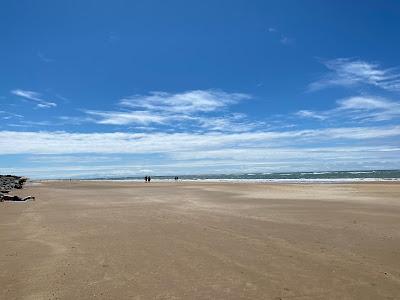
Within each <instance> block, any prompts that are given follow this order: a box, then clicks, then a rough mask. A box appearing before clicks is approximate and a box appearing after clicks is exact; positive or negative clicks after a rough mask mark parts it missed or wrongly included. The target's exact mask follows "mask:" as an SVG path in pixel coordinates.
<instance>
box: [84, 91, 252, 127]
mask: <svg viewBox="0 0 400 300" xmlns="http://www.w3.org/2000/svg"><path fill="white" fill-rule="evenodd" d="M250 98H251V96H250V95H248V94H243V93H228V92H225V91H221V90H192V91H185V92H182V93H167V92H151V93H149V94H147V95H133V96H130V97H126V98H123V99H121V100H120V101H119V103H118V104H119V106H120V107H121V108H123V110H120V111H98V110H86V111H85V113H86V114H87V115H89V116H90V117H92V120H93V121H94V122H96V123H98V124H108V125H129V124H138V125H151V124H158V125H165V126H173V127H177V126H183V124H185V125H190V126H197V127H198V128H214V130H217V128H222V127H224V128H225V129H228V127H230V128H232V129H233V127H234V126H233V125H234V123H235V122H236V121H239V117H238V116H239V114H226V115H224V116H220V117H215V116H212V115H210V114H212V113H215V112H221V111H224V110H226V109H227V108H228V107H229V106H230V105H233V104H236V103H238V102H240V101H243V100H247V99H250ZM241 116H242V115H241ZM235 124H236V125H240V124H244V123H243V122H240V124H239V123H237V122H236V123H235ZM228 125H229V126H228Z"/></svg>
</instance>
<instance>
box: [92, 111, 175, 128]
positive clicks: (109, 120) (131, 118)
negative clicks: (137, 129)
mask: <svg viewBox="0 0 400 300" xmlns="http://www.w3.org/2000/svg"><path fill="white" fill-rule="evenodd" d="M85 112H86V113H87V114H88V115H90V116H92V117H95V118H94V119H93V120H94V122H95V123H97V124H107V125H128V124H142V125H147V124H152V123H157V124H163V123H165V122H166V121H167V120H169V119H170V118H171V117H168V116H162V115H159V114H158V115H157V114H152V113H151V112H148V111H129V112H118V111H95V110H86V111H85Z"/></svg>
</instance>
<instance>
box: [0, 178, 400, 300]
mask: <svg viewBox="0 0 400 300" xmlns="http://www.w3.org/2000/svg"><path fill="white" fill-rule="evenodd" d="M18 194H19V195H21V196H25V195H34V196H36V201H31V202H26V203H10V202H4V203H0V245H1V252H0V287H1V289H0V299H7V300H8V299H93V298H96V299H400V184H398V183H368V184H366V183H359V184H249V183H246V184H232V183H185V182H179V183H157V182H154V183H153V182H152V183H150V184H145V183H132V182H45V183H41V184H37V185H32V186H27V187H26V188H25V189H23V190H21V191H19V192H18Z"/></svg>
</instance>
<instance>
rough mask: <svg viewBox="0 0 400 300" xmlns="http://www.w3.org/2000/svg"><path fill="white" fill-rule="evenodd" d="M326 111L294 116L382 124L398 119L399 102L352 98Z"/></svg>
mask: <svg viewBox="0 0 400 300" xmlns="http://www.w3.org/2000/svg"><path fill="white" fill-rule="evenodd" d="M336 104H337V107H336V108H334V109H330V110H326V111H312V110H300V111H298V112H297V113H296V114H295V115H296V116H298V117H301V118H311V119H317V120H321V121H324V120H334V121H340V122H342V121H343V120H347V121H349V120H352V121H360V122H382V121H389V120H394V119H398V118H400V102H398V101H393V100H388V99H385V98H382V97H376V96H354V97H349V98H345V99H341V100H338V101H337V102H336Z"/></svg>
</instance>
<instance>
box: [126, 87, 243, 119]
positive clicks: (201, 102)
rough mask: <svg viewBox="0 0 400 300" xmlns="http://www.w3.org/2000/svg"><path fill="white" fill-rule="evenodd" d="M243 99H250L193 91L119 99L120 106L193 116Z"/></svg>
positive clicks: (237, 94) (235, 95) (226, 94)
mask: <svg viewBox="0 0 400 300" xmlns="http://www.w3.org/2000/svg"><path fill="white" fill-rule="evenodd" d="M245 99H250V96H249V95H247V94H241V93H227V92H224V91H221V90H193V91H186V92H183V93H176V94H171V93H166V92H151V93H150V94H149V95H133V96H130V97H127V98H124V99H121V101H120V104H121V105H123V106H126V107H130V108H140V109H145V110H150V111H159V112H170V113H179V114H193V113H197V112H212V111H216V110H220V109H222V108H224V107H226V106H228V105H231V104H235V103H237V102H239V101H241V100H245Z"/></svg>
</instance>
